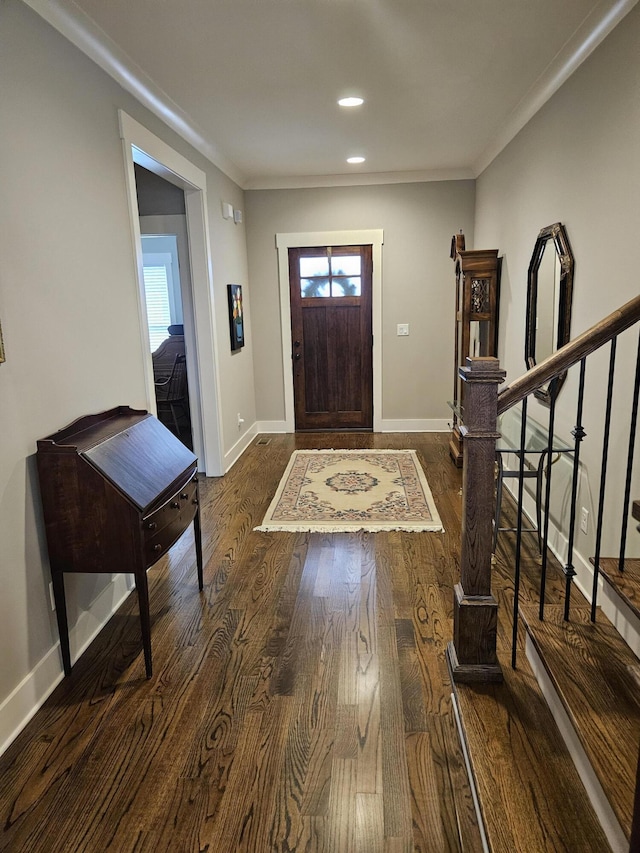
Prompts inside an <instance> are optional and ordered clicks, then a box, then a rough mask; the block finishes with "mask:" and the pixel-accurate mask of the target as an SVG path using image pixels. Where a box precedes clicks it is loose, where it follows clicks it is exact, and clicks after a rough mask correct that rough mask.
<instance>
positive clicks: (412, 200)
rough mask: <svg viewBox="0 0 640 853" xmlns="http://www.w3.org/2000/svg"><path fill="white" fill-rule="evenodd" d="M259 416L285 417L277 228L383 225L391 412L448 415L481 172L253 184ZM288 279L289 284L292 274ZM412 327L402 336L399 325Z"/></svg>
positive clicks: (385, 406) (416, 417)
mask: <svg viewBox="0 0 640 853" xmlns="http://www.w3.org/2000/svg"><path fill="white" fill-rule="evenodd" d="M245 195H246V206H247V211H246V212H247V216H246V222H247V248H248V253H249V273H250V277H251V298H252V306H253V310H254V312H255V316H259V317H260V323H259V324H254V325H255V328H254V340H255V366H254V370H255V377H256V408H257V413H258V420H259V421H263V422H264V421H276V422H277V421H281V420H282V419H283V418H284V394H283V373H282V369H283V366H282V345H281V325H280V312H279V304H280V302H279V282H278V259H277V253H276V247H275V235H276V233H290V232H291V233H295V232H307V231H340V230H360V229H369V228H381V229H383V231H384V246H383V249H382V258H383V260H382V359H383V370H382V410H383V411H382V417H383V418H384V419H385V420H387V421H392V420H393V421H411V420H413V421H421V420H436V419H444V420H446V419H448V418H449V417H450V410H449V408H448V406H447V400H449V399H451V394H452V387H453V331H452V330H453V326H454V276H453V263H452V261H451V260H450V258H449V246H450V243H451V236H452V235H453V234H454V233H455V232H457V231H458V230H459V229H460V228H462V229H463V230H464V232H465V234H466V235H467V246H468V247H469V248H472V247H473V206H474V182H473V181H443V182H434V183H419V184H388V185H384V186H382V185H381V186H363V187H337V188H320V189H292V190H254V191H247V192H246V193H245ZM285 286H287V285H286V283H285ZM398 323H409V325H410V335H409V337H408V338H406V337H397V335H396V325H397V324H398Z"/></svg>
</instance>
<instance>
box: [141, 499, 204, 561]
mask: <svg viewBox="0 0 640 853" xmlns="http://www.w3.org/2000/svg"><path fill="white" fill-rule="evenodd" d="M196 510H197V506H196V504H194V503H184V504H183V507H182V509H181V510H179V511H177V512H175V514H174V516H173V518H172V519H171V520H170V521H169V522H168V524H165V526H164V527H163V528H162V530H159V531H156V532H154V534H153V535H152V536H149V537H146V538H145V543H144V559H145V563H146V565H147V566H151V565H153V564H154V563H155V562H156V560H159V559H160V557H162V555H163V554H166V553H167V551H168V550H169V548H171V546H172V545H173V544H174V543H175V542H177V541H178V539H179V538H180V537H181V536H182V534H183V533H184V531H185V530H186V529H187V527H188V526H189V525H190V524H191V522H192V521H193V519H194V516H195V514H196Z"/></svg>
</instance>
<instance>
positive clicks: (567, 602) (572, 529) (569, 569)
mask: <svg viewBox="0 0 640 853" xmlns="http://www.w3.org/2000/svg"><path fill="white" fill-rule="evenodd" d="M586 369H587V360H586V357H585V358H583V359H582V360H581V362H580V383H579V385H578V410H577V412H576V426H575V429H573V430H572V431H571V435H572V436H573V437H574V439H575V450H574V453H573V480H572V484H571V519H570V521H569V544H568V547H567V563H566V565H565V566H564V568H563V571H564V575H565V578H566V580H565V593H564V618H565V620H567V621H568V619H569V607H570V606H571V580H572V578H574V577H575V575H576V571H575V569H574V567H573V541H574V538H575V535H576V503H577V500H578V475H579V473H580V444H581V442H582V439H583V438H584V437H585V435H586V432H585V431H584V429H583V427H582V407H583V403H584V377H585V372H586Z"/></svg>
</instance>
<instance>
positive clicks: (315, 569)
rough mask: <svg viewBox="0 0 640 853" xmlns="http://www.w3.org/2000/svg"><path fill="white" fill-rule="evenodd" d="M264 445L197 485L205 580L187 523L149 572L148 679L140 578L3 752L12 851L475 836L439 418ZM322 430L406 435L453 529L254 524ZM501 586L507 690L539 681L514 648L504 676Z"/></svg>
mask: <svg viewBox="0 0 640 853" xmlns="http://www.w3.org/2000/svg"><path fill="white" fill-rule="evenodd" d="M265 441H266V442H268V443H266V444H257V443H256V441H254V442H253V444H252V445H251V446H250V447H249V449H248V450H247V451H246V453H245V454H244V455H243V457H242V458H241V459H240V460H239V462H238V463H237V464H236V465H235V466H234V467H233V468H232V470H231V471H230V472H229V474H227V475H226V476H225V477H224V478H220V479H208V480H203V481H202V484H201V510H202V528H203V546H204V557H205V573H204V581H205V589H204V592H203V593H202V594H201V595H200V594H199V593H198V589H197V582H196V578H195V558H194V551H193V537H192V534H191V533H187V534H185V536H184V537H183V539H182V540H180V541H179V542H178V543H177V544H176V546H175V547H174V548H173V549H172V551H171V552H169V555H168V558H164V559H163V560H161V561H160V562H159V563H158V564H157V565H156V566H155V567H153V568H152V569H151V570H150V572H149V587H150V597H151V599H150V600H151V614H152V622H153V628H152V642H153V653H154V664H155V666H154V677H153V678H152V679H151V680H149V681H147V680H146V679H145V677H144V663H143V660H142V650H141V645H140V634H139V622H138V609H137V600H136V596H135V595H132V596H131V597H130V598H129V599H128V601H127V602H126V603H125V605H123V607H122V608H121V609H120V611H119V612H118V613H117V614H116V616H114V617H113V619H112V620H111V621H110V622H109V624H108V625H107V626H106V627H105V628H104V630H103V631H102V632H101V633H100V635H99V636H98V638H97V639H96V640H95V642H94V643H93V644H92V645H91V646H90V647H89V649H88V650H87V651H86V652H85V653H84V655H83V656H82V657H81V658H80V660H79V661H78V662H77V663H76V664H75V666H74V669H73V672H72V675H71V677H70V678H68V679H65V680H64V681H63V683H62V684H61V685H60V686H59V687H58V688H57V689H56V691H55V692H54V693H53V695H52V696H51V697H50V699H49V700H48V701H47V702H46V703H45V705H44V706H43V707H42V708H41V709H40V711H39V712H38V713H37V714H36V716H35V717H34V718H33V719H32V720H31V722H30V723H29V724H28V725H27V727H26V728H25V730H24V731H23V732H22V734H21V735H20V736H19V737H18V738H17V740H16V741H15V742H14V743H13V744H12V746H11V747H10V748H9V750H8V751H7V752H6V753H5V755H4V756H3V757H2V759H1V760H0V779H1V780H2V782H1V783H0V802H1V805H2V816H1V824H0V826H2V829H1V830H0V849H1V850H11V851H12V853H18V851H29V853H35V851H47V853H51V851H55V853H62V851H74V853H75V851H80V850H82V851H90V853H98V851H105V850H114V851H118V853H123V851H134V850H135V851H142V850H144V851H171V853H180V851H184V853H192V851H209V853H232V851H241V850H242V851H247V853H262V851H271V850H272V851H276V850H278V851H326V853H350V851H357V853H398V851H405V853H409V851H422V852H424V851H434V853H440V852H441V851H460V850H464V851H474V853H475V851H480V850H481V849H482V847H481V842H480V836H479V830H478V827H477V823H476V819H475V813H474V809H473V803H472V797H471V792H470V788H469V784H468V780H467V776H466V771H465V767H464V762H463V758H462V754H461V749H460V745H459V740H458V735H457V731H456V728H455V723H454V718H453V712H452V704H451V686H450V683H449V678H448V674H447V668H446V663H445V656H444V652H445V647H446V643H447V641H448V640H449V639H450V636H451V623H450V619H451V614H452V597H453V596H452V585H453V583H454V582H455V580H456V577H455V575H456V572H457V564H458V549H459V539H460V503H461V501H460V495H459V489H460V482H461V473H460V471H459V470H458V469H456V468H455V466H454V465H453V464H452V463H451V461H450V459H449V456H448V435H447V434H444V433H420V434H418V433H416V434H387V435H380V434H371V433H369V434H364V433H362V434H358V433H351V434H340V435H338V434H319V433H315V434H306V435H297V436H294V435H273V436H268V437H266V438H265ZM312 447H318V448H319V447H327V448H329V447H356V448H359V447H378V448H386V447H388V448H409V447H410V448H414V449H416V450H417V451H418V455H419V458H420V460H421V462H422V464H423V467H424V468H425V471H426V473H427V476H428V479H429V483H430V486H431V490H432V492H433V496H434V499H435V502H436V505H437V509H438V511H439V513H440V516H441V518H442V522H443V524H444V528H445V531H446V533H444V534H441V533H426V534H425V533H421V534H420V533H419V534H415V533H413V534H409V533H397V532H395V533H378V534H363V533H359V534H333V535H321V534H314V535H310V534H290V533H256V532H253V528H254V526H255V525H257V524H259V523H260V521H261V520H262V517H263V514H264V512H265V510H266V508H267V506H268V503H269V501H270V499H271V497H272V496H273V493H274V492H275V489H276V485H277V483H278V481H279V478H280V476H281V474H282V472H283V470H284V468H285V466H286V463H287V461H288V459H289V456H290V454H291V452H292V451H293V450H294V449H296V448H300V449H302V448H312ZM505 539H506V537H505ZM502 563H503V561H502V560H500V561H499V564H500V565H502ZM496 585H497V594H498V597H499V598H500V601H501V605H502V606H501V611H500V623H501V624H500V638H499V645H500V655H501V659H502V662H503V668H504V669H505V678H506V679H507V682H508V683H507V684H506V685H505V687H504V688H491V689H492V690H496V691H499V690H500V689H501V690H502V693H500V692H496V694H495V695H496V696H497V697H498V701H499V702H500V705H499V706H498V707H502V704H503V703H504V706H505V707H507V705H508V695H509V690H513V689H514V688H513V687H509V683H510V684H512V685H515V686H516V688H515V689H519V690H520V691H522V690H523V685H524V690H525V693H526V691H527V690H529V689H530V688H529V687H528V686H527V684H528V681H530V676H528V675H527V673H526V668H527V667H526V663H525V662H524V655H522V656H521V657H522V658H523V664H522V672H521V673H520V674H517V673H516V674H513V673H510V672H509V671H508V664H507V660H508V654H509V652H508V639H507V638H508V635H509V627H508V622H509V619H510V615H509V608H508V604H507V601H508V598H509V595H510V589H509V582H508V581H507V582H506V583H505V582H504V580H503V579H500V577H499V576H497V577H496ZM517 684H520V687H519V688H518V687H517ZM480 693H484V694H486V695H487V696H489V695H493V694H487V693H486V691H480ZM500 697H502V698H500ZM530 701H531V700H530V699H529V700H528V702H527V704H528V705H530ZM501 714H502V712H501ZM547 725H548V724H547V723H546V722H543V723H541V725H540V727H541V728H543V729H544V728H545V727H547ZM512 728H513V732H514V734H515V732H516V731H517V732H518V733H519V734H518V735H517V736H518V737H520V738H522V737H523V732H522V731H521V726H520V722H519V720H518V721H516V722H515V723H513V724H512ZM536 728H539V726H536ZM532 735H533V738H534V740H535V732H532ZM524 740H528V734H527V732H526V730H525V733H524ZM532 742H534V741H532ZM491 747H493V750H494V752H493V753H492V754H494V755H500V753H501V748H500V746H499V745H497V744H495V743H494V744H492V745H490V748H491ZM496 749H497V750H498V751H497V752H495V750H496ZM561 749H562V748H561V747H557V750H556V751H557V753H558V756H559V758H560V759H561V758H562V755H560V751H561ZM534 751H535V746H534ZM565 764H566V762H565ZM502 772H505V773H507V770H506V769H505V768H503V769H502ZM519 772H522V768H520V771H519ZM555 772H556V771H555V769H553V770H551V771H550V775H553V774H555ZM564 772H565V771H562V773H559V774H558V776H557V777H556V776H554V782H553V788H554V789H555V790H556V791H558V792H559V793H558V794H555V795H554V794H553V792H552V793H551V794H550V795H547V794H546V793H544V797H545V799H546V800H547V802H546V803H545V808H546V809H551V810H552V809H553V808H554V806H557V803H556V802H555V801H554V799H555V800H557V799H558V798H560V800H562V801H563V802H564V800H563V795H562V785H563V784H564V783H563V782H562V781H561V779H560V776H561V775H562V774H563V773H564ZM571 772H572V771H571V769H570V768H569V769H568V770H567V771H566V773H568V774H571ZM542 775H546V774H542ZM506 778H508V776H506V777H505V779H506ZM522 783H523V785H524V790H526V791H531V790H536V786H538V787H540V786H544V779H531V778H528V779H527V778H524V779H523V780H522ZM547 787H550V786H547ZM534 796H535V797H536V798H537V799H536V802H540V799H539V796H541V795H540V794H539V793H537V794H535V795H534ZM516 802H517V798H516ZM579 812H580V809H577V808H575V803H574V807H573V808H572V812H571V816H570V817H569V818H568V820H569V822H571V820H580V819H581V818H580V814H579ZM551 813H553V811H552V812H551ZM511 818H512V819H514V820H516V821H517V819H518V817H517V814H516V813H515V812H514V814H513V815H512V816H511ZM565 828H566V827H565ZM551 843H553V840H551ZM549 849H553V847H550V848H549ZM581 849H583V848H581ZM584 849H586V848H584Z"/></svg>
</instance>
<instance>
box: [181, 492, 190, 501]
mask: <svg viewBox="0 0 640 853" xmlns="http://www.w3.org/2000/svg"><path fill="white" fill-rule="evenodd" d="M188 497H189V495H188V494H187V493H186V492H183V493H182V494H181V495H180V500H182V501H186V499H187V498H188Z"/></svg>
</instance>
